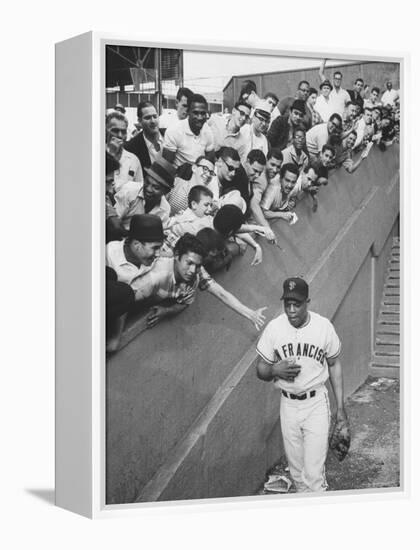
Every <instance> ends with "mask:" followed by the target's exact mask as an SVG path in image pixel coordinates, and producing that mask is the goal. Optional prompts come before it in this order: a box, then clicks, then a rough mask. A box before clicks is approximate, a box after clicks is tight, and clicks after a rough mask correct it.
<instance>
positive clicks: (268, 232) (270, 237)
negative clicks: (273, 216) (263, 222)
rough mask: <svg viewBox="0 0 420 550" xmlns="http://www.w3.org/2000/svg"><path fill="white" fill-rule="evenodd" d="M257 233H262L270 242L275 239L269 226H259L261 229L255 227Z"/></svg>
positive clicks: (273, 241)
mask: <svg viewBox="0 0 420 550" xmlns="http://www.w3.org/2000/svg"><path fill="white" fill-rule="evenodd" d="M255 232H256V233H257V234H258V235H262V236H263V237H265V238H266V239H267V241H269V242H270V243H276V242H277V239H276V236H275V235H274V231H273V230H272V229H271V227H261V229H257V230H256V231H255Z"/></svg>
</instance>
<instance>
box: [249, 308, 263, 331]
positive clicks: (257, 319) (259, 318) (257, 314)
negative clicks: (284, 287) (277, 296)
mask: <svg viewBox="0 0 420 550" xmlns="http://www.w3.org/2000/svg"><path fill="white" fill-rule="evenodd" d="M266 309H267V306H265V307H260V309H256V310H255V311H252V310H251V314H250V316H249V320H250V321H251V322H252V323H254V326H255V328H256V329H257V330H260V329H261V328H262V327H263V326H264V323H265V315H264V314H263V311H265V310H266Z"/></svg>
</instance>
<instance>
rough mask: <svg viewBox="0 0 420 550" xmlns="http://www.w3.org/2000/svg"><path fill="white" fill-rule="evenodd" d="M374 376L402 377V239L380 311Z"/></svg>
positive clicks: (394, 253)
mask: <svg viewBox="0 0 420 550" xmlns="http://www.w3.org/2000/svg"><path fill="white" fill-rule="evenodd" d="M369 372H370V374H371V375H372V376H385V377H388V378H399V376H400V240H399V237H394V240H393V244H392V248H391V254H390V257H389V260H388V268H387V272H386V279H385V283H384V290H383V294H382V301H381V307H380V310H379V315H378V320H377V325H376V334H375V350H374V353H373V357H372V361H371V362H370V367H369Z"/></svg>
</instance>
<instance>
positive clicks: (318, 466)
mask: <svg viewBox="0 0 420 550" xmlns="http://www.w3.org/2000/svg"><path fill="white" fill-rule="evenodd" d="M281 299H282V300H283V303H284V313H283V314H282V315H280V316H279V317H277V318H275V319H273V320H272V321H270V323H269V324H268V325H267V327H266V328H265V330H264V332H263V334H262V336H261V338H260V340H259V342H258V344H257V353H258V355H259V356H260V357H259V361H258V364H257V376H258V378H260V379H261V380H264V381H266V382H269V381H273V382H274V386H275V387H276V388H277V389H279V390H280V391H281V401H280V422H281V429H282V434H283V442H284V448H285V452H286V457H287V460H288V464H289V468H290V474H291V476H292V478H293V481H294V483H295V487H296V490H297V492H314V491H325V490H326V489H327V487H328V485H327V481H326V479H325V460H326V457H327V450H328V431H329V425H330V405H329V400H328V392H327V389H326V387H325V383H326V381H327V380H328V378H330V380H331V386H332V389H333V392H334V395H335V400H336V404H337V421H342V422H344V423H347V416H346V412H345V409H344V391H343V375H342V368H341V363H340V360H339V359H338V356H339V354H340V351H341V343H340V339H339V338H338V336H337V334H336V332H335V329H334V327H333V325H332V324H331V322H330V321H329V320H328V319H326V318H325V317H322V316H321V315H319V314H318V313H315V312H313V311H309V310H308V304H309V302H310V300H309V289H308V284H307V283H306V281H304V280H303V279H302V278H300V277H291V278H289V279H286V280H285V281H284V284H283V296H282V298H281Z"/></svg>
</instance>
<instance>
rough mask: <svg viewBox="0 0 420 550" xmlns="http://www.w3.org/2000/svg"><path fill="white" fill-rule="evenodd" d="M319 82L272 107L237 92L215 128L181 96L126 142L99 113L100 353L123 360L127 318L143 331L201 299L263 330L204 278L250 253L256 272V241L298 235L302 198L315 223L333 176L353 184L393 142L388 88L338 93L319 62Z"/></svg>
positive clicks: (335, 77)
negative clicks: (291, 231) (340, 174)
mask: <svg viewBox="0 0 420 550" xmlns="http://www.w3.org/2000/svg"><path fill="white" fill-rule="evenodd" d="M319 77H320V85H319V89H318V90H317V89H315V88H313V87H311V85H310V83H309V82H307V81H301V82H300V83H299V85H298V89H297V91H296V94H295V96H294V97H292V96H290V97H289V96H288V97H284V98H283V99H280V100H279V98H278V97H277V95H276V94H275V93H272V92H268V93H266V94H265V95H264V97H263V98H260V97H259V96H258V93H257V87H256V85H255V83H254V82H253V81H251V80H247V81H244V82H243V86H242V89H241V92H240V96H239V98H238V101H237V102H236V103H235V105H234V107H233V109H232V113H231V114H223V115H222V114H213V115H211V116H210V115H209V111H208V104H207V101H206V99H205V98H204V97H203V96H202V95H200V94H195V93H193V92H192V91H191V90H189V89H188V88H180V89H179V91H178V94H177V100H176V107H177V112H176V115H174V116H173V117H172V118H169V119H168V117H166V118H165V117H163V116H161V117H159V114H158V112H157V110H156V108H155V106H154V105H153V104H152V103H150V102H141V103H139V105H138V108H137V116H138V124H137V125H136V128H135V129H134V131H133V132H132V134H131V135H130V136H128V121H127V118H126V117H125V115H124V113H125V109H124V107H122V106H121V105H117V106H116V107H115V108H114V109H112V110H110V111H109V112H108V113H107V116H106V200H105V202H106V242H107V245H106V265H107V267H106V300H107V350H108V351H115V350H116V349H118V348H119V346H120V341H121V335H122V331H123V328H124V325H125V322H126V316H127V313H128V312H131V311H136V310H138V309H139V308H140V309H141V310H142V311H144V310H145V308H147V314H146V316H145V323H146V326H147V327H148V328H151V327H153V326H155V325H156V324H157V323H158V322H160V321H161V320H162V319H164V318H166V317H170V316H173V315H176V314H177V313H179V312H180V311H182V310H183V309H185V308H186V307H188V305H190V304H191V303H192V301H193V300H194V297H195V293H196V290H197V288H200V289H201V290H207V291H208V292H210V293H211V294H213V295H214V296H215V297H216V298H218V299H219V300H221V301H222V302H223V303H224V304H226V305H227V306H228V307H230V308H232V309H233V310H235V311H236V312H237V313H239V314H240V315H242V316H244V317H246V318H247V319H249V320H250V321H251V322H252V323H253V324H254V325H255V327H256V328H257V329H259V328H261V327H262V326H263V324H264V322H265V317H264V314H263V310H264V309H265V308H259V309H255V310H254V309H252V308H250V307H248V306H246V305H244V304H243V303H242V302H240V300H238V299H237V298H236V297H235V296H234V295H233V294H231V293H230V292H228V291H227V290H226V289H224V288H223V287H222V286H221V285H220V284H218V283H217V282H216V281H215V280H214V278H213V276H212V275H213V274H214V273H215V272H217V271H218V270H221V269H228V268H229V266H230V263H231V262H232V259H233V258H234V257H235V256H236V255H238V254H243V252H244V250H245V248H246V247H247V246H248V245H249V246H250V247H252V248H253V249H254V251H255V254H254V256H253V259H252V264H251V265H257V264H259V263H260V262H261V261H262V249H261V246H260V244H259V243H258V239H259V238H261V237H262V238H265V239H267V240H268V241H269V242H270V243H272V244H274V245H277V246H279V245H278V244H277V239H276V236H275V234H274V233H273V231H272V229H271V227H270V220H273V219H277V218H281V219H283V220H284V221H285V222H287V223H290V224H294V223H296V222H297V221H298V218H297V215H296V213H295V207H296V204H297V202H298V201H299V200H301V199H302V198H303V197H305V196H309V197H310V200H311V201H312V210H313V211H314V212H316V210H317V207H318V194H319V190H320V188H321V187H322V186H323V185H326V184H327V183H328V175H329V172H330V171H331V170H332V169H334V168H337V167H339V166H343V167H344V169H345V170H347V171H348V172H349V173H354V172H355V170H357V168H358V167H359V166H360V164H361V163H362V162H363V160H364V159H365V158H366V157H367V155H368V153H369V150H370V148H371V147H372V145H373V144H374V143H376V144H377V145H378V147H379V148H380V149H381V150H382V151H384V150H385V149H386V147H387V146H388V145H390V144H391V143H393V142H394V141H396V140H397V141H398V140H399V93H398V91H396V90H395V89H393V87H392V82H391V81H388V82H386V88H385V90H384V92H383V93H382V95H381V91H380V89H379V88H378V87H376V86H374V87H372V88H371V89H369V87H368V86H365V83H364V81H363V80H362V79H361V78H357V79H356V81H355V82H354V85H353V89H351V90H346V89H344V88H343V87H342V86H341V83H342V78H343V76H342V73H341V72H340V71H338V70H336V71H334V72H333V73H332V82H330V80H328V79H327V78H326V76H325V60H324V61H323V62H322V64H321V66H320V70H319Z"/></svg>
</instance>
